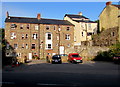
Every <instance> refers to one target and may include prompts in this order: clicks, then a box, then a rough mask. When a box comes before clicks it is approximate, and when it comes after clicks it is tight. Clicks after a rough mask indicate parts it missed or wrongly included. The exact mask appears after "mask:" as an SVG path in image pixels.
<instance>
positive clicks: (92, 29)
mask: <svg viewBox="0 0 120 87" xmlns="http://www.w3.org/2000/svg"><path fill="white" fill-rule="evenodd" d="M64 20H68V21H69V22H71V23H72V24H74V25H75V29H74V45H75V46H80V45H86V42H89V45H90V43H91V40H92V38H91V36H92V35H93V34H96V33H97V23H96V22H93V21H91V20H90V19H89V18H87V17H85V16H83V15H82V12H80V13H79V14H77V15H75V14H65V16H64Z"/></svg>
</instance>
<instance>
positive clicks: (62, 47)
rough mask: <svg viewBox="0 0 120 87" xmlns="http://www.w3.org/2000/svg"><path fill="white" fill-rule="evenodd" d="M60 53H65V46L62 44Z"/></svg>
mask: <svg viewBox="0 0 120 87" xmlns="http://www.w3.org/2000/svg"><path fill="white" fill-rule="evenodd" d="M60 54H64V46H60Z"/></svg>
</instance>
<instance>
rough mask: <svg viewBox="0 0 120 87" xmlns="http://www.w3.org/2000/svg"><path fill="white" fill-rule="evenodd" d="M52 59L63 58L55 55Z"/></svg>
mask: <svg viewBox="0 0 120 87" xmlns="http://www.w3.org/2000/svg"><path fill="white" fill-rule="evenodd" d="M52 59H61V57H60V56H53V57H52Z"/></svg>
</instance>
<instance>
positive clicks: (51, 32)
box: [5, 12, 74, 62]
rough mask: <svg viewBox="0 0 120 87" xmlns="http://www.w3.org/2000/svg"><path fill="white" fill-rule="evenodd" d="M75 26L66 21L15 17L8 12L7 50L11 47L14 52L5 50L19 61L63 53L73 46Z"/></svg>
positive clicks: (39, 17) (39, 16)
mask: <svg viewBox="0 0 120 87" xmlns="http://www.w3.org/2000/svg"><path fill="white" fill-rule="evenodd" d="M73 36H74V25H73V24H71V23H70V22H68V21H65V20H57V19H44V18H41V15H40V14H38V15H37V17H36V18H27V17H12V16H9V14H8V12H7V18H6V20H5V39H6V41H7V43H6V50H9V49H10V48H9V47H10V46H11V47H12V48H13V49H14V53H12V52H11V53H9V51H6V56H15V57H16V58H17V59H18V60H19V62H24V60H25V59H29V60H31V59H33V58H35V57H38V58H40V59H42V58H46V56H47V55H50V56H52V55H55V54H64V53H65V50H66V49H67V48H70V47H72V46H73V45H74V37H73Z"/></svg>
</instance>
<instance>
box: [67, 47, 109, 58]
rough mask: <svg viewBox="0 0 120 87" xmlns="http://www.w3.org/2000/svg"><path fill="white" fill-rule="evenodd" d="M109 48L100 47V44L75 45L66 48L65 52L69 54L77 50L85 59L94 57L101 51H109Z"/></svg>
mask: <svg viewBox="0 0 120 87" xmlns="http://www.w3.org/2000/svg"><path fill="white" fill-rule="evenodd" d="M108 50H109V48H107V47H105V46H104V47H100V46H75V47H71V48H69V49H66V51H65V53H66V54H69V53H72V52H77V53H79V54H80V56H82V57H83V58H84V59H88V58H94V57H95V56H97V53H98V52H100V51H102V52H103V51H108Z"/></svg>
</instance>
